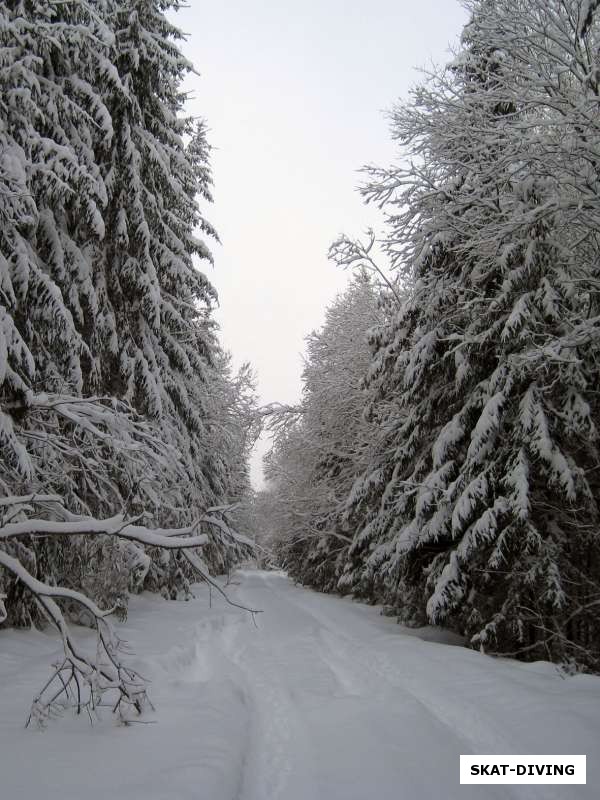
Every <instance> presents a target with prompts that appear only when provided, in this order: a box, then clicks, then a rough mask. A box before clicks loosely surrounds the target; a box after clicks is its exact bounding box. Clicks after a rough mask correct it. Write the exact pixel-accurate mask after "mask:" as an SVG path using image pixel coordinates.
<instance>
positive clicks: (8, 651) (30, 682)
mask: <svg viewBox="0 0 600 800" xmlns="http://www.w3.org/2000/svg"><path fill="white" fill-rule="evenodd" d="M236 581H239V585H237V586H235V587H230V589H231V591H232V594H233V595H234V596H235V599H236V600H237V601H239V602H243V603H246V604H248V605H252V606H254V607H258V608H262V609H264V613H263V614H261V615H260V617H259V619H258V627H255V626H254V625H253V623H252V620H251V618H250V617H249V615H247V614H246V613H245V612H242V611H239V610H237V609H235V608H232V607H230V606H226V605H224V604H223V603H222V602H221V601H220V600H219V601H218V602H217V600H216V599H215V598H214V597H213V607H212V608H211V609H209V608H208V607H207V598H206V596H205V589H203V588H202V587H200V589H199V597H198V599H197V600H195V601H193V602H190V603H178V604H175V603H165V602H164V601H163V600H161V599H159V598H156V597H151V596H144V597H142V598H134V601H133V603H132V608H131V613H130V619H129V621H128V623H127V628H126V629H127V632H128V637H129V639H130V641H131V645H132V647H133V648H134V649H135V651H136V652H137V653H138V654H139V655H138V657H137V666H138V667H139V668H140V670H141V671H142V672H145V673H146V674H148V675H149V677H151V679H152V681H153V686H152V698H153V700H154V701H155V702H156V704H157V714H156V717H155V719H156V724H152V725H139V726H135V727H132V728H116V729H115V727H114V725H113V724H112V723H111V722H110V721H109V720H108V719H106V720H104V721H102V722H101V723H99V724H98V725H96V726H95V727H94V728H93V729H92V728H90V727H89V725H86V723H85V722H84V721H82V720H78V719H74V718H69V717H67V718H64V719H62V720H60V721H58V722H56V723H53V724H52V725H51V726H50V729H49V730H48V731H47V732H46V733H38V732H32V731H23V729H22V721H23V717H24V714H25V711H26V708H27V706H28V702H29V700H30V698H31V696H32V694H33V693H34V691H35V689H36V688H37V686H38V684H39V683H40V682H41V681H42V680H43V677H44V675H45V674H46V671H47V665H48V663H49V660H50V658H51V654H52V653H53V652H54V651H55V648H56V641H55V640H54V639H53V638H52V637H49V636H47V635H45V634H40V633H22V632H14V631H11V632H2V633H0V775H1V778H0V786H1V787H2V797H4V796H5V795H4V791H5V790H6V789H7V788H8V792H7V794H6V797H7V800H9V798H10V800H32V798H34V797H37V796H40V795H43V796H44V797H45V798H47V799H48V800H58V798H61V800H80V798H84V797H85V798H86V800H87V798H90V799H91V800H100V798H105V797H106V798H109V797H110V798H118V800H142V798H144V800H155V799H156V800H171V799H172V800H179V799H180V798H196V799H198V800H278V799H279V798H281V799H282V800H283V798H285V800H317V799H319V800H366V799H367V798H376V800H388V798H389V799H390V800H391V799H392V798H394V800H437V798H440V799H441V798H448V800H454V798H471V797H473V798H475V797H477V798H486V800H487V798H509V799H511V798H524V799H525V798H532V799H533V798H544V800H546V798H548V799H549V800H554V799H555V798H556V800H559V799H560V800H569V798H586V797H590V798H591V797H597V796H598V793H599V790H600V769H599V764H600V679H599V678H594V677H586V676H579V677H576V678H569V679H567V680H564V679H562V678H561V677H560V676H559V675H558V674H557V672H556V670H555V669H554V668H553V667H551V666H550V665H548V664H539V663H538V664H532V665H523V664H517V663H516V662H511V661H502V660H494V659H490V658H484V657H481V656H479V655H478V654H477V653H473V652H471V651H468V650H466V649H464V648H460V647H453V646H450V645H445V644H437V643H431V642H425V641H422V640H421V639H419V638H417V637H415V636H412V635H406V632H405V631H403V629H402V628H401V627H399V626H397V625H395V624H394V622H393V621H391V620H389V619H384V618H381V617H379V616H378V614H377V610H376V609H373V608H368V607H366V606H362V605H359V604H355V603H352V602H350V601H348V600H342V599H340V598H335V597H328V596H323V595H319V594H316V593H313V592H310V591H307V590H304V589H301V588H298V587H294V586H293V585H292V584H291V582H290V581H288V580H287V579H286V578H285V577H283V576H282V575H279V574H276V573H261V572H251V571H248V572H240V573H239V574H238V575H237V577H236ZM40 653H42V656H41V657H40ZM469 752H472V753H523V754H526V753H586V754H587V756H588V785H587V786H586V787H583V786H571V787H569V786H562V787H551V786H538V787H520V786H504V787H485V786H471V787H469V786H460V785H459V783H458V756H459V754H460V753H469Z"/></svg>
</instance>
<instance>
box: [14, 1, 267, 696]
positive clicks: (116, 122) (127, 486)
mask: <svg viewBox="0 0 600 800" xmlns="http://www.w3.org/2000/svg"><path fill="white" fill-rule="evenodd" d="M177 6H178V3H177V2H162V1H161V0H139V2H131V3H130V2H127V3H124V2H123V3H121V2H117V0H98V1H97V2H92V0H89V2H87V1H86V0H84V2H79V3H55V2H48V1H47V0H35V1H34V2H28V3H22V2H8V3H4V4H2V6H1V7H0V45H1V46H0V220H1V225H0V445H1V450H0V542H1V543H2V544H1V545H0V555H1V557H2V569H1V570H0V594H5V595H7V597H6V601H5V604H4V605H5V607H6V613H4V612H3V617H4V619H3V621H5V622H6V623H8V624H28V623H29V622H30V621H31V620H34V621H40V619H41V618H42V617H46V618H49V619H50V620H51V621H52V622H53V623H54V624H55V625H56V626H57V627H59V629H60V630H61V632H62V633H63V636H64V637H65V638H64V641H65V657H66V659H67V660H66V662H65V663H67V668H68V669H70V668H71V667H72V668H73V670H74V674H77V675H79V676H80V678H81V680H82V681H83V682H84V683H85V682H86V681H87V683H88V684H89V686H90V687H93V685H95V684H94V681H97V680H100V682H102V681H104V680H106V681H108V683H109V684H110V685H111V686H112V687H113V688H115V687H116V686H117V684H116V683H115V681H117V683H118V684H119V686H120V689H119V691H120V692H121V696H122V697H123V698H125V697H128V694H127V693H128V688H127V678H126V675H127V674H128V673H127V672H126V671H123V670H124V668H123V669H121V667H120V666H119V667H117V666H116V665H117V663H118V662H117V661H116V658H117V656H116V655H115V651H114V650H113V647H114V646H115V643H114V642H113V640H112V639H111V634H110V633H109V632H108V629H105V628H104V622H101V620H103V616H102V614H101V612H100V610H99V607H98V605H96V604H95V603H97V604H100V606H103V607H105V608H106V607H111V606H112V607H115V608H116V609H117V610H120V611H121V613H123V614H124V613H125V611H126V607H127V597H128V593H129V592H130V591H132V590H139V589H141V588H144V587H145V588H151V589H154V590H157V591H161V592H162V593H163V594H164V595H165V596H170V597H174V596H178V595H180V594H182V593H187V592H188V585H189V578H190V577H191V575H192V574H196V575H197V574H198V573H199V574H200V575H203V576H204V577H205V578H207V579H208V569H209V566H213V567H217V568H223V567H228V566H229V565H230V564H231V563H232V561H234V560H235V559H236V558H239V556H240V555H242V554H245V553H247V552H248V541H247V540H246V539H245V538H244V537H243V536H239V535H237V534H235V533H234V532H233V530H232V529H231V528H230V527H229V525H228V524H227V517H228V515H229V514H230V509H231V507H232V505H233V504H235V503H236V502H238V501H240V500H243V499H244V497H245V495H247V494H248V493H249V491H250V487H249V481H248V465H247V459H248V455H249V449H250V447H251V444H252V441H253V437H254V436H255V433H256V423H255V417H254V416H253V413H252V405H253V403H254V395H253V383H252V381H253V379H252V375H251V373H250V371H249V370H248V368H245V369H244V370H242V372H241V373H240V374H239V375H238V376H237V377H235V376H233V375H232V374H231V370H230V368H229V366H228V357H227V356H226V354H224V353H223V351H222V348H221V346H220V344H219V342H218V338H217V331H216V326H215V323H214V322H213V321H212V319H211V307H212V305H213V303H214V300H215V298H216V294H215V291H214V289H213V287H212V286H211V284H210V282H209V281H208V279H207V278H206V276H205V275H204V274H203V273H202V272H201V271H200V270H199V269H198V267H197V265H196V263H195V259H200V260H204V261H208V262H210V261H211V256H210V252H209V250H208V248H207V246H206V244H205V243H204V237H206V236H208V237H210V236H212V237H215V236H216V234H215V232H214V230H213V228H212V227H211V225H210V224H209V223H208V222H207V221H206V220H205V219H204V216H203V214H202V213H201V210H200V206H199V202H198V198H201V199H202V201H203V202H205V201H210V200H211V191H210V189H211V184H212V179H211V173H210V166H209V160H208V159H209V154H210V147H209V145H208V144H207V141H206V126H205V124H204V123H203V122H195V121H193V120H192V119H190V118H189V117H187V116H185V113H184V108H183V106H184V99H185V98H184V94H183V92H182V90H181V83H182V80H183V79H184V77H185V75H186V74H187V73H188V72H189V71H190V70H191V69H192V66H191V65H190V64H189V63H188V62H187V61H186V60H185V59H184V58H183V56H182V55H181V52H180V50H179V48H178V41H179V40H180V39H181V38H182V35H181V34H180V32H179V31H178V30H177V28H175V27H174V26H173V25H172V24H171V23H170V22H169V21H168V19H167V13H169V12H170V11H172V10H176V9H177ZM198 236H201V237H203V238H198ZM132 521H134V522H135V523H136V524H137V526H136V531H138V532H137V533H136V535H135V536H134V537H133V538H131V537H126V536H124V535H123V533H122V531H124V530H125V528H127V526H130V525H131V524H133V523H132ZM71 523H72V525H73V528H72V529H69V531H67V529H66V527H65V526H68V525H69V524H71ZM14 525H17V528H14V527H11V526H14ZM19 526H20V527H19ZM156 529H160V531H161V532H162V533H161V535H157V536H153V535H152V534H151V533H149V531H152V530H156ZM168 531H171V532H172V533H175V534H177V532H178V531H183V532H184V533H185V534H186V535H187V537H188V538H187V539H186V541H187V542H188V543H187V544H185V543H182V541H183V540H182V539H181V536H180V537H179V538H177V536H176V537H175V538H174V539H169V538H168V536H169V534H168ZM140 532H141V533H140ZM176 542H179V544H180V545H181V546H176V545H175V543H176ZM193 544H196V545H200V544H201V545H202V547H203V555H204V560H201V559H200V558H199V556H198V554H197V553H196V552H191V551H190V549H189V548H190V547H192V545H193ZM184 551H185V552H184ZM207 565H208V566H207ZM57 584H58V585H59V586H60V585H61V584H62V586H63V587H68V591H69V592H70V594H68V595H67V594H65V591H66V589H65V590H63V589H59V588H58V587H57ZM52 587H57V588H55V589H53V588H52ZM55 597H60V598H62V599H61V603H62V606H61V607H59V606H58V605H57V604H56V603H55V600H54V599H53V598H55ZM89 597H91V598H92V600H89V599H88V598H89ZM71 601H72V602H71ZM76 609H82V610H83V614H82V615H79V613H78V612H77V611H76ZM40 611H41V613H42V617H40ZM63 611H68V613H69V615H70V616H71V617H73V616H75V617H76V618H79V619H80V620H81V621H87V622H88V623H91V624H93V625H94V626H96V627H97V629H98V634H99V637H100V639H99V648H100V649H99V652H100V651H102V652H103V653H104V657H106V658H108V659H109V660H111V663H113V666H115V668H116V669H117V673H116V674H115V675H116V677H113V678H110V679H109V678H106V676H104V678H102V679H101V678H100V675H99V673H98V672H97V670H98V668H99V663H98V662H97V661H95V660H94V659H93V658H92V659H86V658H83V657H81V654H79V653H75V651H74V649H73V648H72V646H71V644H70V640H69V638H68V633H65V631H66V630H67V629H66V628H65V627H64V625H65V622H64V619H63V616H62V614H63ZM90 615H91V616H90ZM100 643H102V646H100ZM102 648H104V649H103V650H102ZM112 659H115V660H114V661H112ZM57 675H58V673H57ZM124 676H125V677H124ZM123 681H124V682H123ZM133 683H135V680H134V681H133ZM142 691H143V687H142ZM92 695H93V689H92ZM134 695H135V692H134ZM128 702H130V704H132V705H133V706H134V707H136V708H137V701H135V699H134V700H131V698H129V701H128Z"/></svg>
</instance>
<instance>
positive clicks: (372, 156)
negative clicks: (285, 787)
mask: <svg viewBox="0 0 600 800" xmlns="http://www.w3.org/2000/svg"><path fill="white" fill-rule="evenodd" d="M175 19H176V22H177V24H178V25H179V27H180V28H182V29H183V30H184V31H185V32H186V33H188V34H189V39H188V41H187V42H186V43H185V44H184V46H183V49H184V52H185V54H186V55H187V56H188V58H190V59H191V60H192V61H193V63H194V65H195V67H196V69H197V70H198V72H199V73H200V75H198V76H192V77H191V78H190V79H189V81H188V84H187V88H188V89H190V91H191V92H192V94H191V97H190V110H191V111H192V113H194V114H196V115H198V116H202V117H205V118H206V120H207V122H208V126H209V129H210V142H211V144H212V145H213V147H214V148H215V149H214V151H213V158H212V164H213V172H214V179H215V189H214V198H215V203H214V206H212V207H211V208H210V210H209V211H208V214H207V216H208V217H209V219H210V220H211V222H213V223H214V224H215V225H216V227H217V230H218V231H219V235H220V237H221V240H222V246H218V245H213V246H212V249H213V253H214V256H215V268H214V269H210V271H209V275H210V278H211V280H212V282H213V283H214V285H215V286H216V287H217V290H218V292H219V297H220V302H221V309H220V311H219V313H218V315H217V318H218V321H219V323H220V325H221V328H222V340H223V342H224V344H225V346H226V347H227V348H228V349H229V350H231V351H232V353H233V355H234V363H235V364H236V365H239V364H240V363H242V362H243V361H250V362H251V363H252V364H253V366H254V368H255V370H256V372H257V374H258V380H259V384H258V388H259V392H260V397H261V400H262V402H264V403H268V402H273V401H280V402H289V403H293V402H295V401H296V400H297V399H298V397H299V395H300V374H301V371H302V352H303V349H304V336H305V335H306V334H307V333H309V332H310V331H311V330H313V329H314V328H317V327H319V326H320V325H321V324H322V322H323V317H324V310H325V307H326V305H327V304H328V303H329V302H330V301H331V300H332V299H333V297H334V296H335V294H336V293H337V292H339V291H340V290H342V289H343V287H344V285H345V283H346V281H347V280H348V275H347V274H345V273H344V272H342V271H340V269H339V268H337V267H335V266H334V265H333V264H331V263H330V262H329V261H328V260H327V257H326V254H327V250H328V247H329V245H330V243H331V242H332V241H333V240H334V239H335V238H336V237H337V235H338V234H339V233H341V232H342V231H344V232H346V233H348V234H351V235H353V236H358V235H360V234H361V233H362V232H363V231H364V229H365V228H366V227H368V226H369V225H371V226H373V227H376V226H377V215H376V212H375V210H374V209H371V208H370V207H369V208H367V207H365V206H364V205H363V204H362V201H361V198H360V196H359V195H358V193H357V192H356V187H357V185H358V184H359V183H360V181H361V177H360V175H359V174H358V173H357V170H358V169H359V168H360V167H361V166H362V165H363V164H365V163H367V162H370V163H375V164H381V165H386V164H388V163H389V162H391V161H392V160H393V157H394V147H393V144H392V142H391V140H390V136H389V130H388V123H387V120H386V118H385V116H384V113H383V112H384V111H385V110H386V109H388V108H389V107H390V106H391V105H392V103H394V102H395V101H397V100H398V99H400V98H402V97H406V96H407V93H408V90H409V88H410V86H411V85H413V84H414V83H415V82H416V81H417V80H418V77H419V76H418V73H417V71H416V69H415V68H416V67H419V66H424V65H425V66H426V65H427V64H428V63H430V62H431V61H432V60H433V61H435V62H438V63H443V62H445V61H447V60H448V49H449V46H450V45H451V44H452V43H453V42H455V41H456V39H457V37H458V35H459V33H460V30H461V28H462V25H463V24H464V22H465V20H466V15H465V12H464V10H463V9H462V7H461V6H460V5H459V3H458V2H457V1H456V0H418V1H417V2H414V1H413V0H295V1H292V0H277V1H276V0H269V1H268V2H266V1H265V0H262V1H261V0H215V1H214V2H199V0H191V2H190V7H189V8H186V9H182V10H181V11H180V12H179V13H178V14H177V15H176V18H175ZM262 452H264V445H263V446H262V447H259V448H258V452H257V453H256V456H255V458H254V463H253V481H254V483H255V485H257V486H259V485H260V482H261V470H260V461H261V454H262Z"/></svg>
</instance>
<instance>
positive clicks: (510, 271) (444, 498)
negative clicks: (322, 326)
mask: <svg viewBox="0 0 600 800" xmlns="http://www.w3.org/2000/svg"><path fill="white" fill-rule="evenodd" d="M550 6H551V7H550ZM470 7H471V11H472V20H471V22H470V24H469V25H468V26H467V28H466V29H465V33H464V36H463V43H462V47H461V49H460V51H459V53H458V54H457V56H456V58H455V60H454V61H453V63H452V64H451V65H450V67H449V68H448V69H447V70H445V71H442V72H438V73H437V74H435V75H433V76H432V77H431V80H430V81H429V83H428V84H426V85H423V86H422V87H420V88H419V89H417V91H416V93H415V96H414V100H413V102H412V103H411V104H410V105H408V106H406V107H397V108H396V109H395V110H394V112H393V116H392V119H393V131H394V135H395V137H396V138H397V139H398V140H399V141H400V142H401V143H404V144H405V145H406V147H407V148H408V151H409V153H410V154H411V155H412V157H413V159H414V161H413V163H412V164H411V165H410V166H409V167H407V168H406V169H393V170H389V171H387V170H379V171H377V170H375V171H373V172H372V178H373V180H372V183H371V186H370V187H368V189H367V193H368V194H369V195H370V196H371V197H372V198H374V199H377V200H379V201H380V202H383V203H384V204H387V207H388V209H390V214H389V225H390V235H389V241H388V251H389V253H390V255H391V257H392V259H394V260H395V263H396V264H398V265H402V268H403V269H406V270H407V272H408V273H409V274H410V275H411V277H412V276H414V278H415V288H414V291H413V293H412V296H411V298H410V299H409V301H408V302H407V303H406V304H405V305H404V307H403V308H402V310H401V311H400V312H399V313H398V314H397V315H396V317H395V319H394V320H393V321H392V323H391V324H390V325H389V326H388V327H387V329H385V330H384V331H383V332H382V333H381V336H380V341H379V349H378V352H377V355H376V361H375V364H374V367H373V369H372V371H371V374H372V376H373V377H372V383H371V388H372V391H373V392H374V394H375V396H376V397H378V398H379V400H378V401H377V402H376V407H377V406H378V407H379V419H380V425H381V428H382V432H383V436H382V439H381V448H380V450H379V457H378V459H376V463H375V468H376V469H379V470H380V473H379V474H380V475H381V474H383V476H384V477H383V480H380V481H379V482H378V485H379V488H378V490H376V491H375V492H373V493H372V494H371V496H370V508H369V511H368V512H367V514H368V516H367V517H366V519H365V522H368V525H367V526H366V527H363V530H361V531H359V533H358V534H357V541H360V540H361V539H362V540H364V539H365V538H366V539H367V540H368V541H370V542H371V543H372V546H374V549H373V551H372V553H371V555H370V556H369V557H368V558H367V560H366V562H365V569H364V573H363V574H366V575H367V576H368V575H375V576H376V578H377V579H378V580H379V581H380V583H381V585H382V586H383V591H384V593H385V597H386V598H387V599H388V600H389V602H391V603H392V604H393V605H394V606H395V608H396V609H397V611H398V613H399V615H400V616H401V618H402V619H404V620H407V621H412V622H417V623H421V622H423V621H425V620H426V619H428V620H429V621H431V622H434V623H442V624H448V625H451V626H454V627H456V628H457V629H459V630H460V631H461V632H464V633H466V634H467V635H468V636H470V637H471V641H472V643H473V644H474V645H475V646H483V647H485V648H489V649H492V650H502V651H504V652H507V651H508V652H515V653H519V654H522V655H525V656H526V657H540V656H548V655H550V656H551V657H553V658H566V657H571V656H574V655H575V656H577V657H578V658H579V659H580V660H581V661H582V662H583V663H584V664H586V665H588V666H593V665H594V664H595V663H596V659H597V653H596V654H594V652H593V641H594V637H596V636H597V633H598V631H597V623H596V621H595V617H594V615H593V613H592V611H593V609H592V605H593V604H591V600H590V598H591V597H592V595H593V587H594V586H595V585H596V584H595V583H594V575H596V576H597V574H598V564H599V561H598V558H599V550H598V541H597V537H596V536H595V535H594V525H595V520H597V499H598V482H597V466H598V464H599V463H600V462H599V455H600V454H599V452H598V441H597V422H598V413H599V410H600V409H599V407H598V401H597V397H596V391H595V386H596V385H597V382H598V373H597V366H596V365H597V363H598V361H597V352H596V351H597V348H598V341H599V339H598V335H597V328H596V322H595V311H594V309H595V304H596V299H595V298H596V296H597V293H596V286H597V283H596V281H597V264H598V260H597V255H598V254H597V251H596V246H595V244H594V242H595V239H594V236H595V234H594V231H595V230H597V224H596V223H597V203H595V201H593V200H592V195H593V194H594V192H596V191H597V188H594V187H597V185H598V183H597V181H598V175H597V170H596V168H595V166H593V164H594V162H592V167H591V168H590V161H589V159H590V155H591V153H592V152H593V150H594V148H595V147H596V146H597V143H598V141H599V139H598V138H597V130H596V126H590V125H585V126H584V125H582V119H585V118H589V119H593V116H594V113H595V112H594V110H593V109H594V108H595V104H596V95H595V89H594V80H595V78H594V77H593V76H594V75H595V74H596V72H595V70H596V68H597V64H596V61H597V55H596V53H597V49H596V48H594V46H593V42H594V41H596V39H597V35H598V34H597V24H596V22H595V21H594V19H592V20H591V21H590V22H589V24H588V26H587V28H586V29H585V31H584V30H583V29H582V28H581V27H580V28H579V32H578V27H577V25H576V24H575V21H576V19H577V18H578V15H580V12H581V3H580V2H577V1H576V0H573V2H570V3H567V4H564V3H560V4H559V3H556V4H554V3H551V4H544V5H542V4H537V3H536V4H533V5H529V4H527V5H524V4H521V3H519V2H517V0H514V2H513V0H500V1H499V2H495V1H491V2H487V0H481V2H474V3H472V4H470ZM551 43H552V44H551ZM557 43H558V45H557ZM573 56H576V59H577V60H576V61H575V63H576V64H577V68H576V69H575V70H574V75H565V74H564V72H563V70H562V68H561V63H563V61H564V59H566V58H567V57H569V58H571V57H573ZM561 59H562V60H561ZM586 59H588V63H585V60H586ZM578 206H579V208H580V210H581V211H582V212H583V213H582V215H581V217H578V216H577V215H576V212H575V210H576V209H577V207H578ZM595 215H596V216H595ZM367 478H368V476H365V478H363V481H364V480H365V479H367Z"/></svg>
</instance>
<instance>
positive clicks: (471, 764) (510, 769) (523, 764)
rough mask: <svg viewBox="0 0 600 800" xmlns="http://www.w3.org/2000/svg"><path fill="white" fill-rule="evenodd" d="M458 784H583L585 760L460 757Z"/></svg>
mask: <svg viewBox="0 0 600 800" xmlns="http://www.w3.org/2000/svg"><path fill="white" fill-rule="evenodd" d="M460 782H461V783H478V784H481V783H486V784H499V783H520V784H541V783H550V784H561V783H585V782H586V757H585V756H582V755H578V756H570V755H561V756H556V755H552V756H551V755H544V756H542V755H524V756H515V755H510V756H499V755H477V756H472V755H468V756H462V755H461V757H460Z"/></svg>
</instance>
